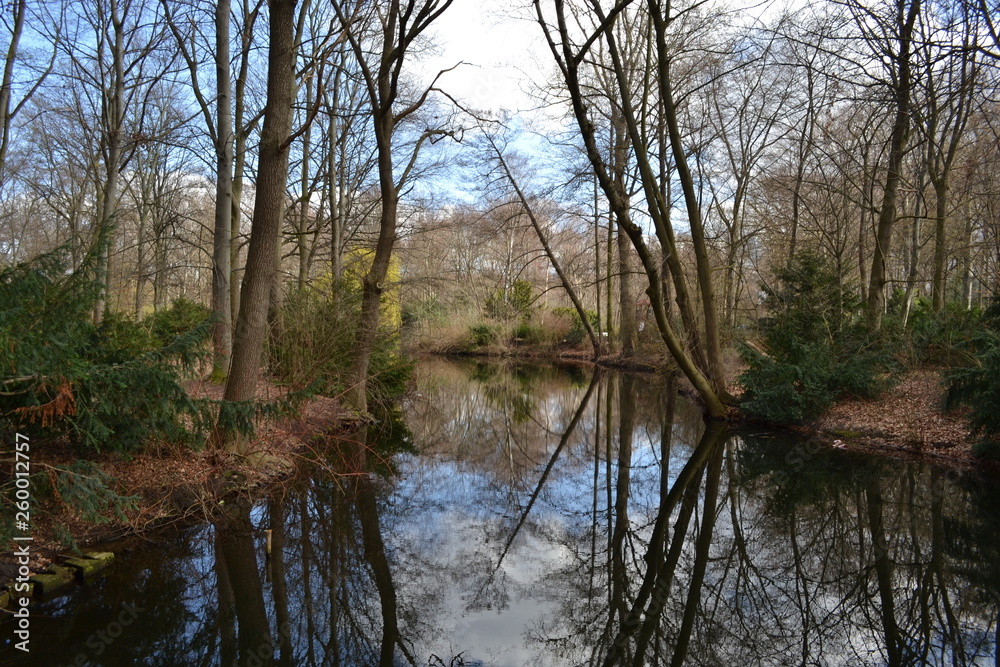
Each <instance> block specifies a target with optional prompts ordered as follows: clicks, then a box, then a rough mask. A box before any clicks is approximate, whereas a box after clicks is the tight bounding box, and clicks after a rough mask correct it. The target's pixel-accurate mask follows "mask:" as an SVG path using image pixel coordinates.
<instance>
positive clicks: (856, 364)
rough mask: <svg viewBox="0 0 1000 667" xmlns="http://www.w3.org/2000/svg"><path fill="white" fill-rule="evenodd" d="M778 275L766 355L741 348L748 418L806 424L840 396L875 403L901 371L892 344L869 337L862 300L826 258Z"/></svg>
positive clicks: (805, 259) (806, 258)
mask: <svg viewBox="0 0 1000 667" xmlns="http://www.w3.org/2000/svg"><path fill="white" fill-rule="evenodd" d="M776 275H777V278H778V283H779V284H778V287H777V288H776V289H773V290H768V291H767V298H766V301H765V305H766V307H767V309H768V311H769V312H770V314H771V317H770V318H768V321H767V324H766V326H765V329H764V346H765V348H766V352H761V351H758V350H756V349H754V348H753V347H751V346H750V345H747V344H744V345H742V346H741V354H742V356H743V359H744V361H745V362H746V363H747V364H748V365H749V368H748V369H747V370H746V371H744V372H743V373H742V374H741V375H740V383H741V384H742V386H743V389H744V398H743V402H742V408H743V410H744V411H745V412H746V413H747V414H748V415H750V416H752V417H754V418H756V419H761V420H764V421H769V422H775V423H797V422H802V421H805V420H808V419H812V418H814V417H816V416H818V415H819V414H821V413H822V412H823V411H824V410H825V409H826V408H827V407H829V406H830V404H832V403H833V402H834V401H835V400H837V399H838V398H840V397H842V396H845V395H850V396H856V397H859V398H872V397H874V396H876V395H878V394H879V393H880V392H881V391H884V390H885V389H887V388H888V387H889V386H891V384H892V382H893V380H894V379H895V376H894V372H895V371H896V370H898V364H897V363H896V361H895V359H894V358H893V355H892V348H891V345H890V344H889V342H888V341H887V340H885V339H880V338H872V337H870V336H869V335H868V334H867V333H866V331H865V328H864V323H863V320H862V316H861V315H862V309H861V306H862V304H861V302H860V300H859V299H858V297H857V295H856V294H855V293H854V292H853V291H852V290H850V289H849V288H848V287H846V286H844V285H842V284H841V282H840V280H839V277H838V276H837V274H836V273H835V272H834V271H833V270H832V269H831V268H830V267H829V266H828V265H827V264H826V262H825V261H824V260H823V258H822V257H820V256H819V255H816V254H813V253H807V252H804V253H800V254H799V255H798V256H797V257H796V259H795V261H794V262H793V263H792V264H791V265H790V266H788V267H786V268H783V269H781V270H779V271H778V272H777V274H776Z"/></svg>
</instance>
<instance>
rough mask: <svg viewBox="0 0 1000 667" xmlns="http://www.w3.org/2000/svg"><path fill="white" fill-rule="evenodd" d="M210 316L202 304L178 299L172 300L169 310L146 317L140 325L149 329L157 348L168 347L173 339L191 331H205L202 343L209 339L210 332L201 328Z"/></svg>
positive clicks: (181, 298) (210, 312) (159, 311)
mask: <svg viewBox="0 0 1000 667" xmlns="http://www.w3.org/2000/svg"><path fill="white" fill-rule="evenodd" d="M211 315H212V311H210V310H209V309H208V308H207V307H205V306H203V305H202V304H200V303H195V302H194V301H190V300H188V299H185V298H183V297H179V298H177V299H174V301H173V303H171V304H170V307H169V308H167V309H165V310H158V311H156V312H155V313H153V314H151V315H147V316H146V318H145V319H143V321H142V324H143V326H145V327H146V328H147V329H149V333H150V335H151V336H152V337H153V340H154V341H155V343H156V345H158V346H164V345H169V344H170V343H171V342H173V340H174V338H176V337H177V336H180V335H182V334H185V333H187V332H188V331H191V330H192V329H199V330H201V331H205V335H204V338H203V339H202V342H203V343H204V342H207V341H208V340H209V338H210V330H209V329H207V328H202V325H204V324H205V323H206V322H208V321H209V318H210V317H211Z"/></svg>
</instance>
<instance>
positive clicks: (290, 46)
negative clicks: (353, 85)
mask: <svg viewBox="0 0 1000 667" xmlns="http://www.w3.org/2000/svg"><path fill="white" fill-rule="evenodd" d="M295 2H296V0H272V2H271V5H270V7H271V24H270V46H269V50H268V69H267V105H266V106H265V109H264V126H263V129H262V131H261V138H260V158H259V164H258V171H257V194H256V198H255V200H254V213H253V223H252V226H251V229H250V248H249V250H248V252H247V264H246V273H245V275H244V277H243V286H242V289H241V290H240V312H239V317H238V318H237V320H236V336H235V339H234V341H233V356H232V364H231V366H230V372H229V380H228V381H227V382H226V392H225V398H226V400H228V401H245V400H248V399H251V398H253V397H254V394H255V391H256V387H257V380H258V379H259V377H260V363H261V354H262V352H263V347H264V340H265V337H266V335H267V311H268V306H269V303H270V293H271V283H272V282H273V281H274V276H275V269H276V266H275V261H274V257H275V252H276V249H277V246H278V236H279V234H280V233H281V222H282V218H283V217H284V211H285V185H286V181H287V179H288V147H289V141H288V139H289V136H290V134H291V128H292V89H291V86H290V85H289V82H290V81H291V80H292V76H293V73H294V72H293V64H294V60H295V41H294V31H293V28H294V23H295ZM216 445H218V446H224V447H226V448H230V449H232V448H235V446H236V443H235V440H234V438H233V437H232V434H229V433H225V432H223V430H222V429H221V428H220V429H217V431H216Z"/></svg>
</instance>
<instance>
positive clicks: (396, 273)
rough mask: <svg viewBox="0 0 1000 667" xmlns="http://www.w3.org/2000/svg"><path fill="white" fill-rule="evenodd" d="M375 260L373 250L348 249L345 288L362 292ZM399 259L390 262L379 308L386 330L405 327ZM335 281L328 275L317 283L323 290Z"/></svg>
mask: <svg viewBox="0 0 1000 667" xmlns="http://www.w3.org/2000/svg"><path fill="white" fill-rule="evenodd" d="M374 259H375V250H374V249H372V248H348V249H347V252H346V253H345V254H344V276H343V283H344V286H345V287H347V288H348V289H351V290H356V291H357V292H359V293H360V291H361V280H362V279H363V278H364V277H365V274H367V273H368V271H369V270H370V269H371V266H372V261H373V260H374ZM399 278H400V270H399V258H398V257H397V256H395V255H393V257H392V258H391V259H390V260H389V270H388V271H387V272H386V276H385V282H384V283H383V288H384V289H383V292H382V302H381V304H380V306H379V325H380V326H382V327H383V328H385V329H389V330H398V329H399V328H400V327H401V326H402V325H403V308H402V305H401V304H400V300H399ZM332 283H333V279H332V275H331V274H329V273H328V274H326V275H324V276H323V277H322V278H320V280H318V281H317V282H316V286H317V287H319V288H320V289H321V290H325V289H329V286H330V285H332Z"/></svg>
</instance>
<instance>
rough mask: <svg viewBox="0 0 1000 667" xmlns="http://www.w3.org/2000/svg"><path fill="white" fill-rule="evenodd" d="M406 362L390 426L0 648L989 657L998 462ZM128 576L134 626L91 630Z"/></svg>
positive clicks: (648, 390)
mask: <svg viewBox="0 0 1000 667" xmlns="http://www.w3.org/2000/svg"><path fill="white" fill-rule="evenodd" d="M418 376H419V378H420V379H419V385H420V386H419V388H418V391H417V392H415V393H414V394H413V395H412V396H411V397H410V398H408V399H407V401H406V404H405V405H404V414H405V426H404V425H402V424H400V423H398V422H391V421H390V422H386V423H384V424H382V425H380V426H379V427H377V428H376V427H371V428H369V429H368V430H367V431H366V432H364V433H361V434H359V435H358V436H356V437H355V439H354V440H353V441H350V442H344V443H339V444H337V446H335V447H332V448H330V450H329V452H328V457H329V460H328V461H326V462H325V463H324V465H323V466H317V467H316V469H315V471H314V472H313V473H312V474H311V475H309V476H303V477H302V478H301V479H299V480H298V481H297V482H296V483H295V484H293V485H291V486H290V487H289V488H288V489H285V490H284V492H283V493H282V494H280V495H277V496H275V497H272V498H270V499H268V500H267V501H265V502H263V503H258V504H257V505H255V506H253V507H251V506H249V505H247V504H241V503H232V504H231V506H228V505H227V506H225V511H224V512H223V513H222V514H221V515H220V516H219V517H218V518H217V520H216V521H215V522H214V524H213V525H210V526H208V527H202V528H199V529H195V530H193V531H190V534H189V535H188V538H187V539H186V540H184V541H181V542H176V541H175V542H174V543H173V544H171V546H170V548H169V549H164V550H162V551H160V552H159V553H157V552H155V551H154V552H148V550H144V551H143V553H142V554H141V555H140V554H137V555H135V556H134V557H132V558H123V559H122V562H121V563H119V564H118V565H117V566H116V570H117V571H116V572H115V573H113V574H112V575H110V576H109V577H108V578H107V580H106V581H105V582H104V584H102V586H101V587H96V588H92V589H85V594H81V595H80V596H79V597H74V598H68V599H66V600H65V601H63V602H58V603H52V604H51V605H50V606H48V607H43V608H40V609H39V610H38V616H37V617H35V621H36V622H37V624H33V626H32V629H33V633H37V637H38V638H39V639H40V642H39V647H40V648H39V649H38V654H37V656H35V657H37V658H39V659H41V660H43V661H44V662H36V663H31V662H30V661H29V662H24V661H23V660H21V659H20V656H17V655H13V651H8V652H7V653H2V652H0V661H2V662H3V663H4V664H7V663H8V662H10V664H69V663H71V662H73V661H74V660H75V656H76V655H78V654H80V652H81V651H83V653H84V654H85V655H86V657H87V658H88V659H89V660H90V662H89V663H88V664H91V663H92V664H109V665H111V664H126V663H124V662H121V658H122V656H132V657H133V658H134V657H135V656H149V658H148V659H147V660H146V661H145V662H146V663H148V664H157V665H199V664H204V665H213V664H221V665H226V666H229V665H241V666H242V665H248V666H250V665H282V666H291V665H295V666H298V665H307V666H308V665H344V666H354V665H357V666H362V665H364V666H366V667H368V666H372V665H386V666H388V665H406V664H412V665H419V666H421V667H424V666H427V665H438V666H439V667H440V666H442V665H456V666H458V665H484V666H485V665H496V666H498V667H500V666H508V665H509V666H512V667H514V666H516V667H521V666H522V665H541V666H547V665H551V666H556V665H559V666H562V665H588V666H589V665H593V666H595V667H596V666H598V665H621V666H626V665H627V666H633V665H681V664H684V665H706V666H707V665H711V666H716V665H747V666H750V665H890V666H892V667H895V666H897V665H924V664H933V665H983V664H996V655H997V639H998V631H1000V630H998V624H997V617H998V615H1000V602H998V601H1000V596H998V593H1000V591H998V586H997V584H998V581H1000V553H998V548H997V545H998V544H1000V542H998V540H997V535H998V534H1000V515H998V514H997V513H996V511H995V508H996V507H997V506H998V505H1000V482H998V480H997V479H995V478H993V477H988V476H984V475H979V474H974V473H972V472H962V471H954V470H947V469H942V468H934V467H931V466H928V465H925V464H915V463H909V462H902V461H894V460H889V459H872V458H866V457H864V456H858V455H853V454H852V453H851V452H844V451H839V450H824V449H823V448H821V447H818V446H811V445H810V444H809V443H804V442H801V441H796V440H794V439H789V438H782V437H779V436H777V435H775V434H767V433H746V432H744V433H734V432H731V431H727V430H726V428H725V427H724V426H723V425H721V424H714V423H713V424H708V425H706V424H705V423H704V422H703V421H702V420H701V418H700V412H699V411H698V409H697V408H696V407H694V406H692V405H691V404H690V403H689V402H688V401H687V400H686V399H684V398H683V397H678V396H677V388H676V387H675V386H674V384H673V383H671V382H669V381H668V382H666V383H664V381H663V380H661V379H658V378H655V377H652V376H633V375H627V374H616V373H609V372H596V373H591V372H590V371H589V370H580V369H575V370H571V371H569V372H566V371H563V370H556V369H544V368H538V367H527V368H523V367H522V368H518V367H516V366H515V367H509V366H501V365H497V366H493V365H484V364H478V365H471V366H469V365H461V364H454V363H451V362H444V361H432V362H427V363H422V364H421V366H420V367H419V368H418ZM408 443H412V448H411V452H412V453H400V454H396V455H394V454H393V452H400V451H405V450H406V449H407V444H408ZM414 450H415V451H414ZM387 462H391V465H392V466H393V467H395V468H396V470H395V471H390V470H389V469H388V465H387ZM330 469H336V470H337V471H338V474H337V475H331V474H329V471H330ZM372 470H376V471H377V472H376V474H370V471H372ZM393 473H398V474H393ZM265 531H270V539H271V553H270V555H268V554H266V552H265ZM119 573H121V576H119ZM136 599H139V600H141V601H142V606H143V607H144V608H146V609H148V611H145V612H144V614H143V616H142V618H141V621H140V623H139V624H137V627H138V625H141V632H134V633H133V634H131V635H128V636H123V637H122V639H120V640H118V641H117V642H116V643H114V644H112V645H109V646H107V647H105V648H104V649H103V650H104V654H103V655H102V656H96V655H94V654H92V653H86V641H87V638H88V636H90V635H91V634H92V633H93V632H95V631H96V630H100V629H101V628H102V627H103V626H104V625H105V624H106V623H107V609H109V608H111V609H114V608H117V606H118V605H120V604H123V603H124V602H128V601H133V600H136ZM35 636H36V635H34V634H33V637H35ZM46 638H51V641H47V640H46ZM61 646H65V650H63V651H62V652H60V647H61ZM41 647H44V648H41ZM8 658H10V660H8ZM102 660H105V661H104V662H102ZM116 661H117V662H116Z"/></svg>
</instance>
